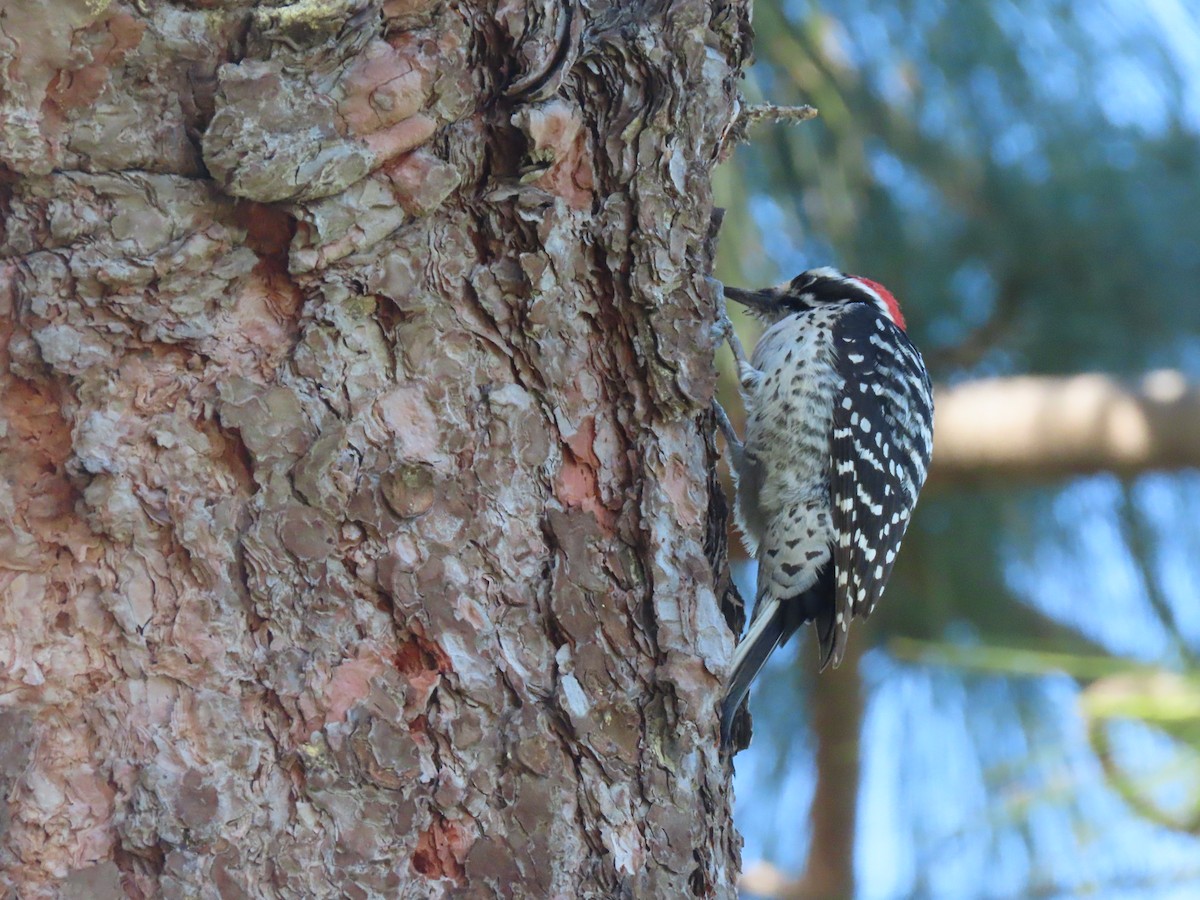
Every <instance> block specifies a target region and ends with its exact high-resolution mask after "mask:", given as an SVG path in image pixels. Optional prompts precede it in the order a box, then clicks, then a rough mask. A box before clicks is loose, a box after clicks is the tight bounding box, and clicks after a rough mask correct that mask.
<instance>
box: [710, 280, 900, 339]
mask: <svg viewBox="0 0 1200 900" xmlns="http://www.w3.org/2000/svg"><path fill="white" fill-rule="evenodd" d="M725 296H726V297H728V298H729V299H730V300H735V301H737V302H738V303H741V304H742V305H743V306H745V307H746V308H748V309H749V310H750V311H751V312H752V313H754V314H755V315H757V316H758V317H759V318H761V319H764V320H765V321H767V322H777V321H779V320H780V319H782V318H784V317H785V316H790V315H791V314H792V313H797V312H804V311H806V310H810V309H816V308H818V307H820V306H822V305H824V304H832V303H869V304H871V305H873V306H875V307H876V308H877V309H878V310H879V311H880V312H881V313H883V314H884V315H885V316H887V317H888V318H889V319H890V320H891V321H892V322H893V323H894V324H895V325H896V326H897V327H898V328H900V329H901V330H902V331H903V330H904V329H905V324H904V316H903V314H902V313H901V312H900V304H899V303H897V302H896V298H895V297H893V296H892V292H891V291H889V290H888V289H887V288H885V287H884V286H883V285H882V284H879V283H878V282H875V281H871V280H870V279H869V278H863V277H862V276H860V275H846V274H844V273H842V272H839V271H838V270H837V269H833V268H830V267H828V266H825V267H823V268H820V269H809V270H808V271H807V272H801V273H800V274H799V275H797V276H796V277H795V278H793V279H792V280H791V281H785V282H784V283H783V284H780V285H776V286H775V287H770V288H764V289H763V290H759V291H745V290H742V289H741V288H731V287H726V288H725Z"/></svg>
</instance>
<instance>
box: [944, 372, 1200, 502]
mask: <svg viewBox="0 0 1200 900" xmlns="http://www.w3.org/2000/svg"><path fill="white" fill-rule="evenodd" d="M936 407H937V419H936V422H935V423H934V429H933V434H934V448H933V468H932V469H931V471H930V473H929V479H930V485H931V486H932V487H934V488H935V489H936V488H937V487H941V486H945V485H950V484H963V483H972V482H979V481H986V480H994V479H1004V480H1007V481H1013V480H1017V479H1031V480H1048V479H1052V478H1062V477H1064V476H1069V475H1085V474H1090V473H1093V472H1115V473H1117V474H1120V475H1136V474H1138V473H1140V472H1145V471H1148V470H1152V469H1178V468H1184V467H1193V468H1194V467H1197V466H1200V389H1197V388H1196V387H1195V386H1194V385H1191V384H1189V383H1188V381H1187V379H1186V378H1185V377H1184V375H1183V374H1182V373H1180V372H1174V371H1160V372H1152V373H1151V374H1149V375H1147V376H1146V377H1145V378H1143V379H1142V381H1141V383H1140V384H1136V385H1129V384H1123V383H1122V382H1120V381H1118V380H1117V379H1115V378H1110V377H1109V376H1106V375H1099V374H1088V375H1075V376H1072V377H1069V378H1049V377H1037V376H1021V377H1014V378H993V379H985V380H980V381H971V382H967V383H966V384H962V385H959V386H957V387H952V388H946V389H944V390H941V391H939V392H938V393H937V397H936Z"/></svg>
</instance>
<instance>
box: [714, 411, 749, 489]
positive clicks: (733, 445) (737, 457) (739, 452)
mask: <svg viewBox="0 0 1200 900" xmlns="http://www.w3.org/2000/svg"><path fill="white" fill-rule="evenodd" d="M712 411H713V415H714V416H715V417H716V419H717V427H718V428H720V429H721V434H722V435H724V437H725V443H726V444H727V445H728V446H729V464H730V466H732V467H733V472H734V474H735V475H738V476H739V477H740V476H741V474H742V467H743V464H744V460H745V459H746V445H745V444H743V443H742V440H741V438H739V437H738V433H737V430H736V429H734V427H733V423H732V422H731V421H729V414H728V413H726V412H725V407H723V406H722V405H721V403H720V401H718V400H717V398H716V397H713V401H712Z"/></svg>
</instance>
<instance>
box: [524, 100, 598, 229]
mask: <svg viewBox="0 0 1200 900" xmlns="http://www.w3.org/2000/svg"><path fill="white" fill-rule="evenodd" d="M528 130H529V136H530V138H532V140H533V146H534V149H535V150H536V151H540V152H541V153H548V154H549V155H550V156H551V157H552V158H553V160H554V161H553V163H552V164H551V166H550V168H549V169H548V170H547V171H546V173H545V174H544V175H542V176H541V177H540V178H538V179H537V181H535V182H534V184H536V185H537V186H538V187H540V188H543V189H544V190H547V191H550V192H551V193H553V194H557V195H558V196H560V197H562V198H563V199H564V200H566V201H567V204H568V205H569V206H571V207H572V208H573V209H587V208H589V207H590V206H591V204H592V189H593V187H594V185H595V179H594V177H593V173H592V159H591V154H590V153H589V150H588V143H587V134H586V132H585V131H584V129H583V119H582V117H581V116H580V114H579V111H578V110H576V109H575V108H574V107H572V106H570V105H569V104H567V103H564V102H562V101H559V100H556V101H554V102H552V103H547V104H545V105H544V106H542V107H540V108H537V109H533V110H531V111H530V112H529V126H528Z"/></svg>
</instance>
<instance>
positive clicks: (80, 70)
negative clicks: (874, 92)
mask: <svg viewBox="0 0 1200 900" xmlns="http://www.w3.org/2000/svg"><path fill="white" fill-rule="evenodd" d="M745 15H746V14H745V9H744V7H743V5H742V3H741V2H738V0H734V2H733V3H727V2H724V0H705V2H701V0H674V2H668V0H662V2H653V0H647V2H641V3H626V4H619V5H610V4H596V5H595V7H594V8H593V7H592V6H589V5H587V4H576V3H571V2H567V3H552V2H536V0H529V2H522V0H513V2H506V3H505V4H504V5H502V6H500V7H499V8H494V7H491V6H488V5H486V4H483V3H479V4H470V3H446V4H442V3H437V2H434V0H374V2H365V0H306V2H301V3H296V4H292V5H281V6H274V7H268V8H257V9H251V8H249V7H247V6H244V5H237V4H234V3H229V2H221V0H208V2H197V3H195V4H192V5H187V4H165V5H158V4H140V3H138V4H134V3H130V4H128V5H126V4H124V3H106V2H104V0H99V2H91V0H78V2H68V3H63V2H59V0H54V2H51V0H40V2H39V0H16V2H12V3H9V4H7V5H6V6H5V9H4V14H3V17H0V32H2V37H0V67H2V71H3V72H4V82H3V87H2V88H0V164H2V166H3V168H2V169H0V174H2V178H0V204H2V211H3V231H2V233H0V254H2V255H3V281H2V282H0V310H2V312H3V319H2V322H3V330H2V332H0V442H2V443H0V454H2V456H0V474H2V475H3V480H4V484H5V485H6V488H5V489H4V490H3V491H0V511H2V513H3V523H4V530H3V531H0V590H2V591H3V598H2V600H3V603H2V607H0V703H2V707H0V708H2V712H0V777H3V778H4V779H5V782H4V793H3V795H2V797H3V801H4V802H3V808H2V809H0V817H2V818H0V830H2V836H0V872H2V873H3V874H2V875H0V884H2V885H3V886H4V887H5V889H7V890H8V891H12V892H14V893H15V894H16V895H17V896H20V897H22V898H33V897H43V896H44V897H50V896H68V897H71V896H74V897H89V898H105V897H116V896H131V897H157V896H166V897H217V896H220V897H225V898H229V897H240V896H278V895H287V896H305V897H369V896H386V897H398V896H402V897H422V898H424V897H437V896H449V895H457V896H471V897H478V896H493V895H495V896H516V897H550V896H561V897H618V896H636V897H681V896H731V895H732V893H733V887H732V885H733V881H734V879H735V876H736V872H737V843H738V841H737V837H736V835H735V833H734V832H733V830H732V827H731V825H730V821H729V814H728V800H729V798H728V790H729V785H728V778H727V774H726V772H725V770H724V768H723V766H722V763H721V760H720V758H719V754H718V750H717V746H716V735H717V722H716V716H715V704H716V702H717V699H718V694H719V690H720V684H721V678H722V676H723V674H724V670H725V667H726V665H727V658H728V655H729V653H730V650H731V647H732V637H731V635H730V633H729V630H728V629H727V627H726V621H725V615H726V614H729V615H736V611H734V610H732V609H731V608H730V603H729V602H728V597H727V579H726V577H725V574H724V558H723V554H724V545H723V540H722V538H721V537H720V535H722V534H723V525H724V523H723V521H722V519H721V517H722V516H723V509H724V504H723V499H722V498H720V497H719V495H718V494H714V492H713V485H714V482H713V480H712V479H711V478H710V477H708V473H709V472H710V471H711V464H712V459H713V455H714V449H713V445H712V440H711V434H710V430H711V429H710V423H709V421H708V419H707V416H706V415H705V414H704V412H703V411H704V410H705V409H706V406H707V403H708V399H709V397H710V395H711V393H712V390H713V383H714V370H713V365H712V351H713V342H712V339H711V337H710V330H709V329H710V325H711V324H712V319H713V315H714V304H713V299H714V298H713V296H712V293H711V290H710V289H709V288H708V287H707V285H706V284H705V282H704V280H703V276H704V274H705V273H706V272H707V270H708V268H709V264H710V254H711V248H710V247H709V246H708V245H706V243H705V236H706V231H707V228H708V223H709V214H710V208H711V197H710V191H709V175H710V171H711V168H712V166H713V165H714V164H715V162H716V161H717V158H718V156H719V154H720V153H721V150H722V148H721V141H722V139H723V135H725V134H726V133H727V131H728V127H729V125H730V118H731V116H732V115H733V114H734V110H735V108H736V84H735V78H736V75H737V70H738V69H739V67H740V66H741V64H742V61H743V57H744V54H745V52H746V42H747V38H748V30H747V25H746V20H745ZM714 571H716V572H718V573H720V576H721V577H720V578H716V577H714Z"/></svg>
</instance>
